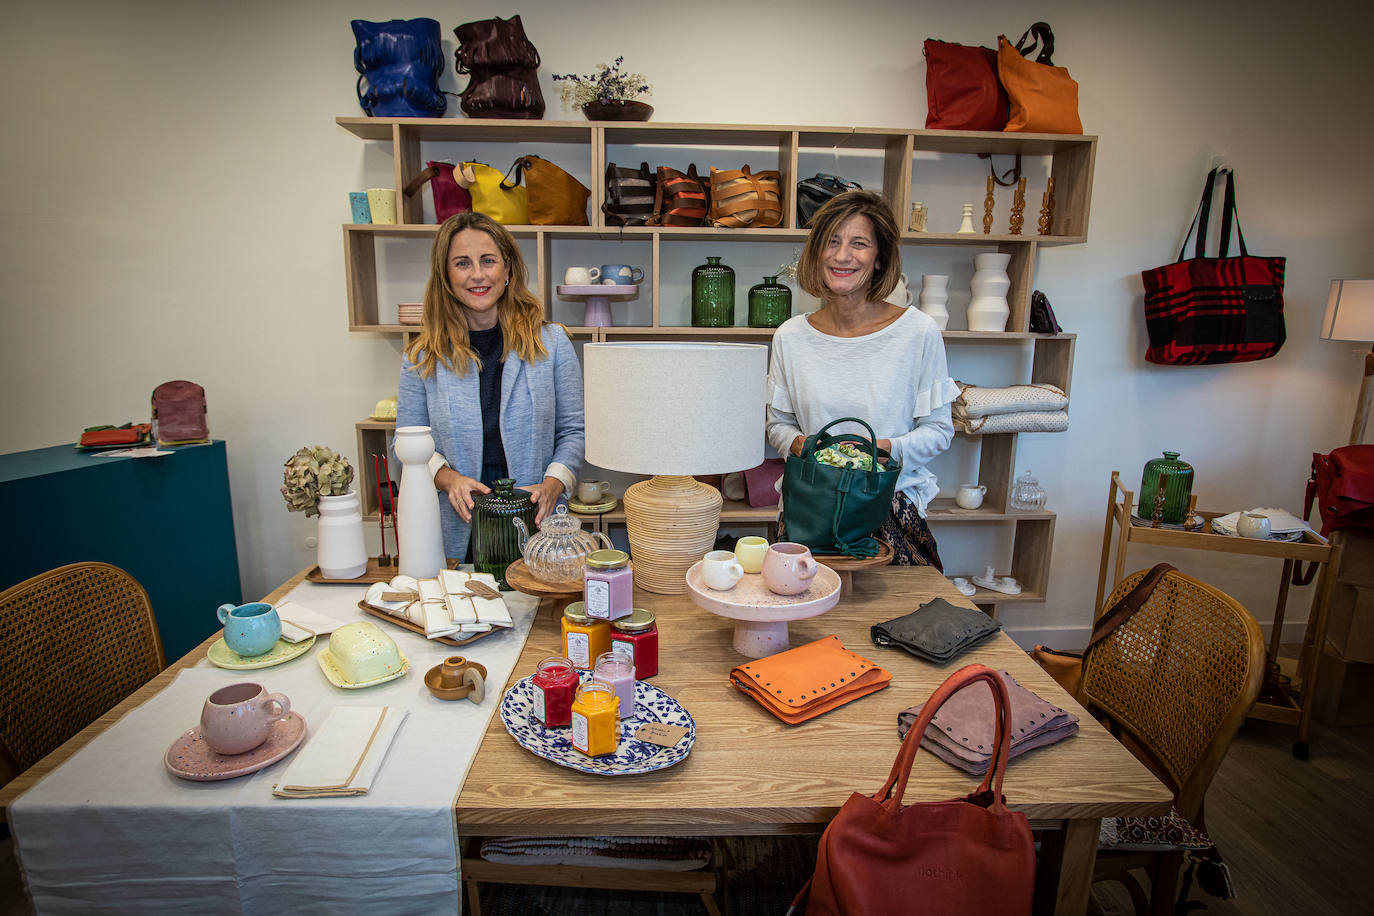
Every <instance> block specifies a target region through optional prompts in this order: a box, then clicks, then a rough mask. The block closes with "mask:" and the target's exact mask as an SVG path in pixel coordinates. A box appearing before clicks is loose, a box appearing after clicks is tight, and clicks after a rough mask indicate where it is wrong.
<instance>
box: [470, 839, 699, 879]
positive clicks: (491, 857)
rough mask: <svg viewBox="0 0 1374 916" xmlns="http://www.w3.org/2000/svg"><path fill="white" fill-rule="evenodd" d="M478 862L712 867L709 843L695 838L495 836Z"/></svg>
mask: <svg viewBox="0 0 1374 916" xmlns="http://www.w3.org/2000/svg"><path fill="white" fill-rule="evenodd" d="M481 855H482V858H483V859H486V860H487V861H488V862H501V863H504V864H507V865H534V864H536V863H537V864H539V865H572V866H576V867H579V868H598V867H600V868H626V869H654V870H656V871H657V870H663V871H693V870H694V869H698V868H705V867H706V866H707V865H710V864H711V842H710V841H709V840H707V839H706V838H705V837H696V836H683V837H677V836H575V837H551V836H499V837H491V838H489V839H486V840H483V841H482V853H481Z"/></svg>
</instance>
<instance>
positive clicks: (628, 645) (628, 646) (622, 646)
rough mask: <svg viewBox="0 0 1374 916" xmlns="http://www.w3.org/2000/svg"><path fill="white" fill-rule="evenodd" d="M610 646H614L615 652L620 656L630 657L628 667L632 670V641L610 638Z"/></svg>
mask: <svg viewBox="0 0 1374 916" xmlns="http://www.w3.org/2000/svg"><path fill="white" fill-rule="evenodd" d="M611 644H612V645H613V646H615V651H617V652H619V653H620V654H621V655H628V656H629V657H630V667H632V668H633V667H634V663H635V644H634V640H632V639H616V638H615V637H614V636H612V637H611Z"/></svg>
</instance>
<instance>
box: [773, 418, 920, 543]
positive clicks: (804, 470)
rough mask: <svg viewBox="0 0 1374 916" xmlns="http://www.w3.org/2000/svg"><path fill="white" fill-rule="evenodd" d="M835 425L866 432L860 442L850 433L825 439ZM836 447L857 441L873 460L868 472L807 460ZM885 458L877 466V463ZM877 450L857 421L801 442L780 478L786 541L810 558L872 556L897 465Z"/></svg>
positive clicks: (870, 431) (888, 511) (874, 439)
mask: <svg viewBox="0 0 1374 916" xmlns="http://www.w3.org/2000/svg"><path fill="white" fill-rule="evenodd" d="M839 423H858V424H860V425H861V426H863V428H864V429H866V430H868V439H867V440H866V441H865V440H864V439H863V438H862V437H861V436H859V435H857V434H855V433H842V434H839V435H826V430H828V429H830V427H832V426H835V425H837V424H839ZM839 442H857V443H859V445H860V447H862V448H866V449H867V451H868V453H869V454H870V455H871V456H872V457H873V470H871V471H861V470H859V469H858V468H837V467H834V466H832V465H828V464H822V463H821V462H819V461H817V460H816V459H815V458H813V457H812V456H813V455H814V454H815V452H816V450H817V449H823V448H826V447H827V446H830V445H834V444H836V443H839ZM880 458H887V459H889V460H888V463H887V465H886V466H882V465H880V464H879V463H878V459H880ZM890 459H891V456H890V455H888V453H887V452H886V451H884V450H883V449H880V448H878V443H877V436H876V435H875V434H874V432H873V427H871V426H869V425H868V424H867V423H865V422H864V421H863V420H860V419H859V418H858V417H841V418H840V419H838V420H832V421H831V422H829V423H827V424H825V426H822V427H821V429H820V432H818V433H816V434H815V435H813V436H807V437H806V441H805V442H804V443H802V453H801V455H800V457H799V456H796V455H788V456H787V465H786V468H785V469H784V470H783V475H782V511H783V522H784V525H785V526H786V529H787V538H788V540H792V541H796V542H797V543H799V544H805V545H806V546H807V547H810V548H811V550H812V552H814V553H821V554H826V553H842V554H845V555H846V556H850V557H873V556H877V555H878V542H877V540H876V539H874V537H873V533H874V532H875V531H877V530H878V529H879V528H881V527H882V526H883V522H885V521H887V517H888V515H889V514H891V512H892V497H893V494H895V493H896V491H897V478H898V476H900V475H901V472H902V466H901V465H900V464H898V463H897V462H895V461H892V460H890Z"/></svg>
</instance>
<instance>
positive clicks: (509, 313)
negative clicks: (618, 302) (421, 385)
mask: <svg viewBox="0 0 1374 916" xmlns="http://www.w3.org/2000/svg"><path fill="white" fill-rule="evenodd" d="M465 229H476V230H478V231H480V232H485V233H486V234H487V235H489V236H491V240H492V241H493V242H495V243H496V250H497V252H498V253H499V254H500V255H501V259H502V260H503V261H505V263H506V267H507V270H508V271H509V274H510V276H509V281H508V282H507V284H506V288H505V289H504V290H503V291H502V293H501V298H500V299H499V300H497V303H496V317H497V321H498V322H499V323H500V325H501V337H502V340H503V347H502V352H501V358H502V359H504V358H505V357H506V356H507V355H509V354H510V353H511V352H512V351H514V352H515V355H516V356H518V357H520V358H521V359H522V360H524V361H525V362H527V363H534V362H538V361H539V360H541V359H544V358H545V357H546V356H548V355H549V351H548V350H547V349H546V348H545V347H544V341H543V338H542V331H543V328H544V325H545V323H546V322H545V321H544V305H543V303H541V302H540V301H539V299H538V297H536V296H535V295H534V293H532V292H530V289H529V270H528V269H527V268H526V267H525V259H524V258H523V257H521V256H520V249H519V248H517V247H516V245H515V237H514V236H512V235H511V234H510V231H509V230H508V229H506V227H505V226H502V225H501V224H500V223H498V222H496V220H494V219H492V218H491V217H489V216H486V215H484V214H482V213H476V212H467V213H456V214H454V215H453V216H450V217H449V218H448V219H447V220H445V221H444V224H443V225H442V226H440V227H439V232H438V233H437V234H436V235H435V237H434V248H433V250H432V251H431V252H430V258H429V266H430V271H429V282H428V283H427V284H426V285H425V310H424V317H423V319H422V322H421V325H420V333H419V334H417V335H416V336H415V339H414V340H412V341H411V342H410V344H409V345H408V346H407V347H406V357H407V358H408V359H409V360H410V361H411V363H413V364H414V366H415V369H416V371H417V372H419V374H420V378H429V377H430V376H431V375H433V374H434V368H435V366H437V365H438V364H439V363H443V364H444V365H445V366H447V367H448V368H449V369H450V370H451V371H452V372H453V373H454V374H456V375H459V376H463V375H467V373H468V369H470V368H471V367H473V366H476V367H477V370H478V371H479V372H480V371H481V369H482V362H481V360H480V359H478V357H477V351H476V350H474V349H473V348H472V344H471V342H470V341H469V339H468V323H467V317H466V312H467V308H466V307H465V306H464V305H463V303H462V302H460V301H459V299H458V297H457V296H456V295H454V292H453V287H452V285H450V283H449V279H448V249H449V246H450V245H451V244H452V243H453V237H454V236H455V235H457V234H458V233H460V232H462V231H463V230H465Z"/></svg>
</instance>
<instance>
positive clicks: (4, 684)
mask: <svg viewBox="0 0 1374 916" xmlns="http://www.w3.org/2000/svg"><path fill="white" fill-rule="evenodd" d="M164 667H166V658H165V656H164V655H163V651H162V639H161V636H160V635H159V634H158V629H157V621H156V619H155V618H154V617H153V607H152V604H151V603H149V601H148V593H147V592H146V591H144V589H143V586H141V585H139V583H138V580H136V579H135V578H134V577H133V576H131V575H129V574H128V573H127V572H125V571H124V570H122V569H120V568H119V567H117V566H111V565H109V564H108V563H73V564H71V565H68V566H62V567H60V568H58V569H53V570H49V571H48V572H45V573H41V574H40V575H37V576H34V577H33V578H31V579H27V580H25V581H23V582H20V583H19V584H18V585H15V586H13V587H11V588H8V589H6V590H5V591H4V592H3V593H0V785H4V784H5V783H7V782H9V781H10V780H11V779H13V778H14V777H15V776H18V775H19V774H20V773H22V772H23V771H24V770H26V769H28V768H29V767H30V766H32V765H33V764H35V763H37V762H38V761H39V760H41V759H43V758H44V757H46V756H47V755H48V754H49V753H51V752H52V751H54V750H56V749H57V748H58V747H59V746H60V745H62V744H63V742H65V741H66V740H67V739H68V738H70V737H72V736H73V735H75V734H76V733H77V732H79V731H81V730H82V729H83V728H85V727H86V726H87V725H89V724H90V723H92V722H94V721H95V720H96V719H98V718H99V717H100V716H102V715H104V714H105V713H106V712H109V711H110V710H111V709H112V708H114V707H115V706H116V705H117V704H118V703H119V702H120V701H121V700H123V699H124V698H126V697H127V696H129V695H130V694H131V693H133V692H134V691H135V690H137V689H138V688H139V687H141V686H143V685H144V684H146V683H147V682H148V681H149V680H151V679H152V678H153V677H154V676H155V675H156V674H157V673H158V672H160V671H161V670H162V669H163V668H164Z"/></svg>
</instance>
